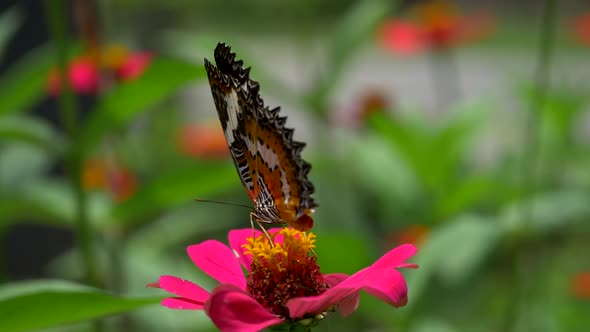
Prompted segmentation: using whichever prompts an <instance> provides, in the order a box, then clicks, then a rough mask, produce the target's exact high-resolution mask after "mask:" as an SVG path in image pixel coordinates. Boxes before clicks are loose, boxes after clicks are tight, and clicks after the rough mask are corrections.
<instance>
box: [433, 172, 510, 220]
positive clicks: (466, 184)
mask: <svg viewBox="0 0 590 332" xmlns="http://www.w3.org/2000/svg"><path fill="white" fill-rule="evenodd" d="M499 187H500V184H499V183H498V182H497V181H494V180H493V179H491V178H486V177H479V176H474V177H472V178H467V179H465V180H463V181H459V182H456V183H455V185H454V186H453V187H452V188H449V189H448V190H447V192H446V193H445V194H444V195H442V196H441V197H440V198H439V199H438V200H436V202H435V210H436V211H435V214H436V216H437V220H444V219H446V218H448V217H449V216H452V215H455V214H458V213H460V212H461V211H465V210H468V209H470V208H472V207H474V205H475V204H477V203H481V202H483V201H486V202H488V201H489V198H490V197H493V195H494V194H495V193H496V192H498V188H499Z"/></svg>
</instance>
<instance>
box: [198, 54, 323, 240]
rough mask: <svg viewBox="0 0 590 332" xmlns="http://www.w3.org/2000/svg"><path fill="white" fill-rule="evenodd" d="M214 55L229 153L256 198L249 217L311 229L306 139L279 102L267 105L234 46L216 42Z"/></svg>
mask: <svg viewBox="0 0 590 332" xmlns="http://www.w3.org/2000/svg"><path fill="white" fill-rule="evenodd" d="M213 55H214V58H215V64H216V66H215V65H213V64H211V63H210V62H209V61H208V60H207V59H205V68H206V70H207V76H208V77H209V85H210V86H211V93H212V94H213V100H214V102H215V107H216V109H217V114H218V115H219V120H220V121H221V126H222V128H223V132H224V135H225V139H226V142H227V145H228V147H229V150H230V154H231V156H232V159H233V161H234V165H235V166H236V170H237V171H238V175H239V176H240V179H241V181H242V185H243V186H244V189H245V190H246V192H247V193H248V196H249V197H250V199H251V200H252V202H253V203H254V209H253V212H252V213H251V214H250V221H251V222H252V220H255V221H256V222H257V223H258V224H259V225H260V226H261V228H262V229H263V230H264V227H263V225H264V224H288V225H289V226H291V227H293V228H295V229H297V230H300V231H306V230H309V229H311V228H312V227H313V218H312V217H311V216H310V215H311V214H312V213H313V212H314V210H313V208H314V207H316V206H317V204H316V203H315V201H314V199H313V198H312V197H311V195H312V194H313V192H314V187H313V184H312V183H311V182H310V181H309V179H308V177H307V175H308V173H309V171H310V169H311V165H310V164H309V163H307V162H305V161H304V160H303V159H302V158H301V150H302V149H303V147H304V146H305V143H301V142H296V141H293V129H290V128H286V127H285V122H286V121H287V117H285V116H279V111H280V108H279V107H276V108H273V109H270V108H269V107H268V106H265V105H264V102H263V101H262V98H261V97H260V94H259V91H260V85H259V84H258V82H257V81H254V80H252V79H250V67H248V68H244V66H243V61H242V60H236V55H235V53H232V52H231V47H229V46H227V45H226V44H224V43H218V44H217V47H216V48H215V51H214V53H213Z"/></svg>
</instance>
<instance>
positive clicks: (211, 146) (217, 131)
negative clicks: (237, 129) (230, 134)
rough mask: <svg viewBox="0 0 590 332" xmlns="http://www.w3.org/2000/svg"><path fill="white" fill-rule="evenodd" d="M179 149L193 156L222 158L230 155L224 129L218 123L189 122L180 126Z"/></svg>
mask: <svg viewBox="0 0 590 332" xmlns="http://www.w3.org/2000/svg"><path fill="white" fill-rule="evenodd" d="M177 143H178V148H179V150H180V151H181V152H182V153H184V154H186V155H188V156H192V157H200V158H212V159H220V158H227V157H228V156H229V149H228V147H227V143H226V141H225V136H224V135H223V130H222V129H221V127H219V125H217V123H215V124H213V123H211V124H188V125H185V126H184V127H182V128H180V130H179V133H178V137H177Z"/></svg>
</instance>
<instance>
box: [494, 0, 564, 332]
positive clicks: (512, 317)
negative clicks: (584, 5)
mask: <svg viewBox="0 0 590 332" xmlns="http://www.w3.org/2000/svg"><path fill="white" fill-rule="evenodd" d="M557 10H558V6H557V1H555V0H545V1H544V3H543V13H542V20H541V26H540V41H539V47H538V53H537V54H538V57H537V64H536V68H535V73H534V82H535V93H536V95H535V97H536V98H533V102H532V103H531V109H530V110H529V112H528V113H527V114H526V121H525V129H524V135H525V137H524V141H523V150H524V152H523V160H522V164H521V166H522V169H521V172H522V173H521V176H522V192H521V197H520V201H521V204H522V207H521V213H522V217H521V218H522V223H523V225H524V227H523V228H522V231H521V233H519V234H517V237H516V239H515V245H516V246H515V254H514V259H513V267H512V272H513V276H512V277H513V279H514V280H513V287H514V293H513V296H514V299H512V303H513V304H512V305H511V306H509V309H508V311H509V312H508V315H507V318H508V319H507V321H506V323H507V324H506V326H505V329H504V330H523V328H524V330H526V329H527V328H526V325H525V326H522V325H521V326H519V325H518V324H516V322H517V320H518V315H517V313H518V312H521V314H522V316H525V317H521V320H520V321H521V322H522V323H523V324H526V323H527V322H528V319H527V318H528V317H526V316H527V312H526V307H527V298H528V297H529V296H528V294H529V293H530V290H531V286H532V285H531V284H530V282H528V281H527V280H530V279H529V277H530V274H531V271H530V270H529V269H527V266H528V264H527V261H528V259H527V257H529V256H530V255H528V253H530V252H531V250H535V248H534V247H535V245H534V241H532V240H533V238H534V237H533V235H534V234H533V232H532V226H531V224H532V221H533V220H532V219H533V218H534V203H533V200H532V198H533V196H534V194H535V193H536V192H537V180H538V175H539V168H540V166H541V165H540V163H539V152H540V150H541V149H540V142H539V127H540V120H541V119H542V114H543V109H544V106H545V99H546V95H547V92H548V90H549V87H550V81H551V75H550V68H551V59H552V57H553V48H554V46H553V45H554V33H555V25H556V18H557Z"/></svg>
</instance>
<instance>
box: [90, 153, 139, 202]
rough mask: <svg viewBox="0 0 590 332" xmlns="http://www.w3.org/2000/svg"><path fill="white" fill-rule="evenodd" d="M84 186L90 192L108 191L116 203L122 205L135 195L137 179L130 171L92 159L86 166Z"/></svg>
mask: <svg viewBox="0 0 590 332" xmlns="http://www.w3.org/2000/svg"><path fill="white" fill-rule="evenodd" d="M82 186H83V187H84V189H85V190H88V191H93V190H103V189H106V190H108V191H109V192H110V194H111V197H112V198H113V200H114V201H115V202H117V203H121V202H124V201H126V200H127V199H129V198H130V197H131V196H132V195H133V194H134V193H135V191H136V190H137V179H136V177H135V175H134V174H133V173H132V172H131V171H130V170H129V169H126V168H123V167H112V166H111V167H109V166H108V165H107V163H106V162H105V161H103V160H101V159H92V160H88V161H87V162H86V163H85V164H84V168H83V171H82Z"/></svg>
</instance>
